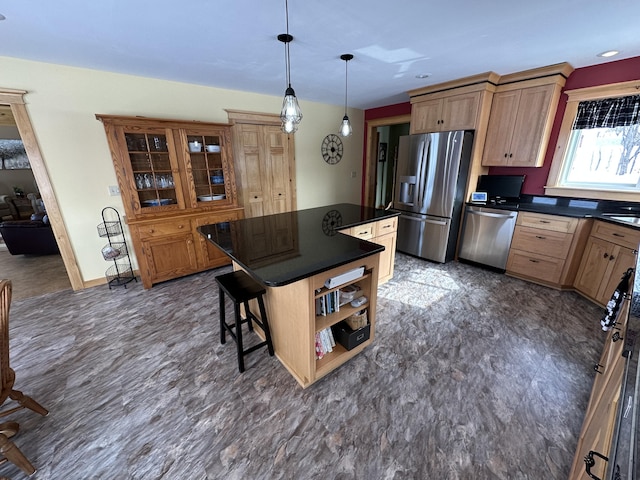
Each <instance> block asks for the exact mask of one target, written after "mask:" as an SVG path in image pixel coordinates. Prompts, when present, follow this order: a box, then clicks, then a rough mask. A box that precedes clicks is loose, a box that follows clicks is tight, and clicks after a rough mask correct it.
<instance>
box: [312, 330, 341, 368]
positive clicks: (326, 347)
mask: <svg viewBox="0 0 640 480" xmlns="http://www.w3.org/2000/svg"><path fill="white" fill-rule="evenodd" d="M335 346H336V341H335V338H334V337H333V332H332V331H331V327H327V328H325V329H324V330H320V331H319V332H316V337H315V349H316V359H318V360H320V359H322V358H323V357H324V356H325V355H326V354H327V353H331V352H332V351H333V347H335Z"/></svg>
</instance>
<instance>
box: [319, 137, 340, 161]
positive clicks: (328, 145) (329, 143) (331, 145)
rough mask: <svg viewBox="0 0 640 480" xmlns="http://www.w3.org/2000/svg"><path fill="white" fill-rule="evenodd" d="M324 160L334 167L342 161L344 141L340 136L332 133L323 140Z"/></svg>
mask: <svg viewBox="0 0 640 480" xmlns="http://www.w3.org/2000/svg"><path fill="white" fill-rule="evenodd" d="M321 151H322V158H324V161H325V162H327V163H329V164H331V165H333V164H335V163H338V162H339V161H340V160H342V140H341V139H340V137H339V136H338V135H335V134H333V133H330V134H329V135H327V136H326V137H324V140H322V148H321Z"/></svg>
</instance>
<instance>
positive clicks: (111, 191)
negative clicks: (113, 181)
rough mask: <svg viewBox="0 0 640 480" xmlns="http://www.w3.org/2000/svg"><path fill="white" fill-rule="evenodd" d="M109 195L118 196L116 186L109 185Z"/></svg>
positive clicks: (118, 192)
mask: <svg viewBox="0 0 640 480" xmlns="http://www.w3.org/2000/svg"><path fill="white" fill-rule="evenodd" d="M109 195H111V196H112V197H115V196H117V195H120V189H119V188H118V186H117V185H109Z"/></svg>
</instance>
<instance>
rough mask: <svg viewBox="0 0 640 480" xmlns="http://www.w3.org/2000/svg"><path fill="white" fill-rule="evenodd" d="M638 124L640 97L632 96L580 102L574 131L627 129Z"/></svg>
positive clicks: (639, 121) (639, 119)
mask: <svg viewBox="0 0 640 480" xmlns="http://www.w3.org/2000/svg"><path fill="white" fill-rule="evenodd" d="M638 123H640V95H631V96H628V97H617V98H603V99H601V100H589V101H583V102H580V103H579V104H578V114H577V115H576V120H575V122H574V123H573V129H574V130H580V129H586V128H603V127H626V126H629V125H635V124H638Z"/></svg>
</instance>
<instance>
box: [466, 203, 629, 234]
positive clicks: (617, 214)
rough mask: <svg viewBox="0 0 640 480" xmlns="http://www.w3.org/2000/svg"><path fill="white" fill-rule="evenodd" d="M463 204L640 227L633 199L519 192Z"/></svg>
mask: <svg viewBox="0 0 640 480" xmlns="http://www.w3.org/2000/svg"><path fill="white" fill-rule="evenodd" d="M467 205H475V206H482V207H489V208H496V209H499V210H510V211H518V212H533V213H545V214H549V215H561V216H564V217H576V218H596V219H598V220H603V221H606V222H609V223H615V224H617V225H624V226H627V227H632V228H640V203H634V202H619V201H612V200H591V199H582V198H565V197H551V196H538V195H523V196H522V197H521V198H520V199H519V200H518V201H506V202H504V203H499V204H496V203H491V202H487V203H472V202H469V203H467Z"/></svg>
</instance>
